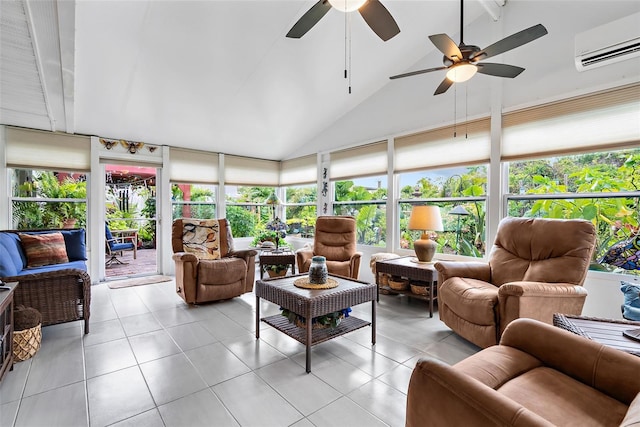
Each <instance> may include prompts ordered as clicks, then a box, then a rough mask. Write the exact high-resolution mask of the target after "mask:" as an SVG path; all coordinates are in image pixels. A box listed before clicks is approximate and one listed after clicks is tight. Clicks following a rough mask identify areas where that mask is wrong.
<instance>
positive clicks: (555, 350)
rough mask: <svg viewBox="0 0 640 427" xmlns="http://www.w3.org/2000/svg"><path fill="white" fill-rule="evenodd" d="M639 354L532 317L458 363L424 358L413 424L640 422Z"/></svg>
mask: <svg viewBox="0 0 640 427" xmlns="http://www.w3.org/2000/svg"><path fill="white" fill-rule="evenodd" d="M639 372H640V357H638V356H634V355H631V354H628V353H624V352H622V351H619V350H615V349H613V348H610V347H606V346H604V345H602V344H599V343H597V342H595V341H591V340H589V339H586V338H584V337H581V336H579V335H575V334H572V333H571V332H567V331H565V330H563V329H560V328H557V327H554V326H551V325H547V324H545V323H542V322H540V321H537V320H533V319H524V318H523V319H516V320H514V321H513V322H511V323H510V324H509V326H507V329H506V330H505V331H504V334H503V335H502V339H501V341H500V345H496V346H492V347H489V348H486V349H484V350H482V351H480V352H478V353H476V354H474V355H472V356H470V357H468V358H466V359H464V360H462V361H461V362H458V363H457V364H455V365H453V366H449V365H447V364H446V363H443V362H441V361H439V360H436V359H425V358H423V359H420V360H419V361H418V363H417V364H416V367H415V368H414V370H413V373H412V375H411V380H410V381H409V389H408V392H407V414H406V426H407V427H422V426H434V427H438V426H470V427H478V426H487V427H489V426H491V427H494V426H522V427H528V426H545V427H551V426H576V427H577V426H580V427H582V426H603V427H606V426H625V427H626V426H628V427H630V426H638V425H640V375H638V373H639Z"/></svg>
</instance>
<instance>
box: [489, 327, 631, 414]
mask: <svg viewBox="0 0 640 427" xmlns="http://www.w3.org/2000/svg"><path fill="white" fill-rule="evenodd" d="M500 345H508V346H510V347H514V348H517V349H519V350H521V351H524V352H525V353H528V354H530V355H532V356H533V357H536V358H538V359H539V360H540V361H542V363H544V364H545V365H547V366H549V367H551V368H553V369H556V370H558V371H560V372H563V373H564V374H566V375H569V376H570V377H573V378H575V379H577V380H578V381H581V382H582V383H584V384H587V385H588V386H590V387H593V388H595V389H597V390H600V391H601V392H603V393H605V394H607V395H609V396H611V397H613V398H614V399H617V400H619V401H620V402H623V403H625V404H627V405H629V404H631V402H632V401H633V399H634V398H635V397H636V396H637V394H638V393H640V375H638V372H640V357H638V356H634V355H631V354H629V353H625V352H622V351H620V350H615V349H613V348H611V347H607V346H604V345H602V344H599V343H597V342H595V341H592V340H589V339H587V338H584V337H582V336H579V335H576V334H573V333H571V332H568V331H565V330H564V329H560V328H558V327H555V326H551V325H548V324H546V323H543V322H539V321H536V320H533V319H527V318H520V319H516V320H514V321H513V322H511V323H509V325H508V326H507V328H506V329H505V331H504V334H503V335H502V339H501V340H500Z"/></svg>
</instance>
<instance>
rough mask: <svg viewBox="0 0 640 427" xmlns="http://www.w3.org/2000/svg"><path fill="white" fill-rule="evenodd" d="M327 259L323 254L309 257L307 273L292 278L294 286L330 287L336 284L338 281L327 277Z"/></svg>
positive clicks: (305, 287)
mask: <svg viewBox="0 0 640 427" xmlns="http://www.w3.org/2000/svg"><path fill="white" fill-rule="evenodd" d="M326 261H327V259H326V258H325V257H323V256H314V257H313V258H311V265H310V266H309V275H308V276H304V277H300V278H298V279H296V280H294V282H293V284H294V286H296V287H298V288H304V289H331V288H335V287H337V286H338V281H337V280H336V279H333V278H331V277H329V272H328V271H327V262H326Z"/></svg>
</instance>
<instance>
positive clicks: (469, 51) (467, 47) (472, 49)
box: [442, 43, 481, 67]
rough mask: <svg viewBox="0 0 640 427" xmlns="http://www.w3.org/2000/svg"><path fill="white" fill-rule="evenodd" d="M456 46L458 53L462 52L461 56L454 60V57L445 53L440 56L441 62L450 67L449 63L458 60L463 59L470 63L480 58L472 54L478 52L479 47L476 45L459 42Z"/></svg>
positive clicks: (451, 63)
mask: <svg viewBox="0 0 640 427" xmlns="http://www.w3.org/2000/svg"><path fill="white" fill-rule="evenodd" d="M458 48H459V49H460V53H462V58H460V59H457V60H456V59H455V57H454V58H449V57H447V56H446V55H444V56H443V57H442V62H443V64H444V65H445V66H446V67H450V66H451V65H453V64H456V63H458V62H460V61H463V60H465V61H467V62H471V63H473V62H476V61H479V60H480V58H477V59H476V58H474V56H473V55H474V54H476V53H478V52H480V50H481V49H480V48H479V47H478V46H474V45H472V44H464V43H460V45H459V46H458Z"/></svg>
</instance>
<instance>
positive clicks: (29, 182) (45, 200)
mask: <svg viewBox="0 0 640 427" xmlns="http://www.w3.org/2000/svg"><path fill="white" fill-rule="evenodd" d="M11 189H12V190H11V191H12V197H11V220H12V227H13V228H14V229H18V230H25V229H34V228H63V227H65V228H74V227H75V228H80V227H86V222H87V182H86V175H85V174H83V173H74V172H60V171H55V172H54V171H44V170H31V169H12V170H11Z"/></svg>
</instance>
